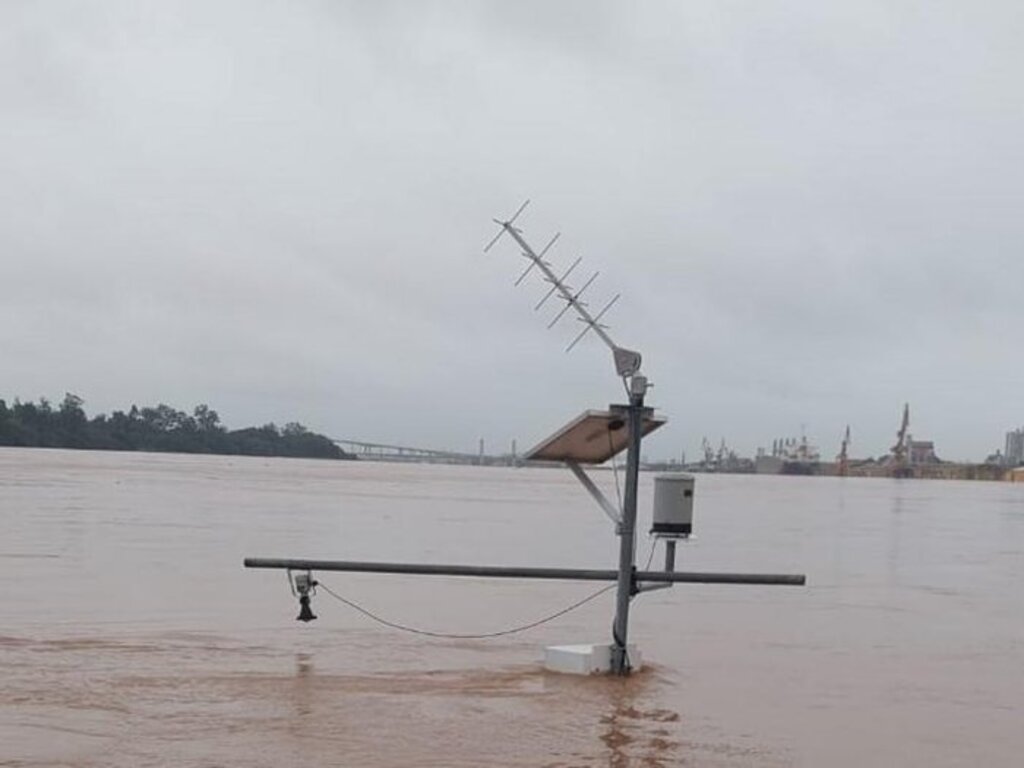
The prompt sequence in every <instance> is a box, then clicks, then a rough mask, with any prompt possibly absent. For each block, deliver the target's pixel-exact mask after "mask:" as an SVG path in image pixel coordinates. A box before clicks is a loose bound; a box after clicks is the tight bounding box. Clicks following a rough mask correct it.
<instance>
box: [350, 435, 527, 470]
mask: <svg viewBox="0 0 1024 768" xmlns="http://www.w3.org/2000/svg"><path fill="white" fill-rule="evenodd" d="M331 441H332V442H333V443H334V444H335V445H337V446H338V447H339V448H341V449H342V450H343V451H345V452H346V453H351V454H352V455H354V456H356V457H357V458H360V459H366V460H369V461H400V462H410V463H413V462H418V463H426V464H476V465H480V464H484V465H492V466H511V465H514V464H518V463H520V462H519V461H518V460H517V459H516V457H515V456H514V455H512V454H506V455H504V456H488V455H487V454H485V453H484V452H483V451H480V452H479V453H463V452H460V451H443V450H438V449H436V448H416V447H413V446H409V445H389V444H387V443H367V442H364V441H362V440H346V439H341V438H331Z"/></svg>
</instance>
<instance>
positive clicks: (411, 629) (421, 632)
mask: <svg viewBox="0 0 1024 768" xmlns="http://www.w3.org/2000/svg"><path fill="white" fill-rule="evenodd" d="M316 585H317V586H318V587H322V588H323V590H324V592H326V593H327V594H329V595H330V596H331V597H333V598H334V599H335V600H338V601H339V602H342V603H344V604H345V605H347V606H348V607H349V608H352V609H354V610H356V611H359V613H361V614H363V615H364V616H366V617H367V618H370V619H373V620H374V621H376V622H377V623H378V624H383V625H384V626H385V627H391V628H392V629H398V630H401V631H402V632H411V633H413V634H414V635H426V636H427V637H445V638H450V639H453V640H483V639H486V638H490V637H501V636H502V635H513V634H515V633H517V632H525V631H526V630H528V629H533V628H534V627H539V626H540V625H541V624H546V623H547V622H549V621H553V620H554V619H557V618H558V617H559V616H564V615H565V614H567V613H569V612H570V611H574V610H576V609H577V608H579V607H580V606H582V605H585V604H586V603H589V602H590V601H591V600H593V599H595V598H597V597H600V596H601V595H603V594H604V593H605V592H607V591H608V590H610V589H615V587H616V586H617V585H616V584H609V585H608V586H607V587H601V589H599V590H597V592H594V593H593V594H591V595H589V596H587V597H585V598H583V599H582V600H578V601H577V602H575V603H573V604H572V605H570V606H568V607H566V608H563V609H562V610H560V611H558V612H557V613H553V614H551V615H550V616H545V617H544V618H543V619H538V620H537V621H533V622H530V623H529V624H523V625H522V626H519V627H512V628H511V629H503V630H501V631H499V632H483V633H480V634H460V633H453V632H431V631H428V630H425V629H417V628H415V627H409V626H406V625H405V624H398V623H396V622H394V621H388V620H387V619H384V618H381V617H380V616H378V615H376V614H375V613H373V612H371V611H368V610H367V609H366V608H363V606H361V605H359V603H356V602H354V601H352V600H349V599H348V598H347V597H342V596H341V595H339V594H338V593H337V592H335V591H334V590H333V589H331V588H330V587H328V586H327V585H326V584H324V583H323V582H322V581H318V582H317V583H316Z"/></svg>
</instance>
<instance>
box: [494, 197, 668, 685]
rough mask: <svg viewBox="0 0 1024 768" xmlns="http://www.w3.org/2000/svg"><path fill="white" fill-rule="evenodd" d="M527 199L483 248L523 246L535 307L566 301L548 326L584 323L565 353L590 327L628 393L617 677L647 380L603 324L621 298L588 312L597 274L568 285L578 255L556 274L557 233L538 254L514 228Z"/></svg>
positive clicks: (631, 585)
mask: <svg viewBox="0 0 1024 768" xmlns="http://www.w3.org/2000/svg"><path fill="white" fill-rule="evenodd" d="M529 203H530V201H529V200H527V201H526V202H524V203H523V204H522V205H521V206H519V209H518V210H517V211H516V212H515V213H514V214H513V215H512V217H511V218H509V219H507V220H504V221H502V220H501V219H494V223H495V224H497V225H498V226H500V227H501V229H500V230H499V231H498V233H497V234H496V235H495V236H494V237H493V238H492V239H491V241H490V242H489V243H488V244H487V246H486V247H485V248H484V252H485V253H486V252H487V251H489V250H490V249H491V248H492V247H493V246H494V244H495V243H497V242H498V240H499V239H500V238H501V236H502V235H504V234H508V235H509V236H510V237H511V238H512V239H513V240H515V242H516V244H517V245H518V246H519V248H520V249H521V250H522V253H523V256H524V257H525V258H526V259H527V260H529V262H530V263H529V264H528V265H527V267H526V269H525V270H524V271H523V273H522V274H521V275H520V276H519V278H518V279H517V280H516V282H515V284H516V285H519V284H520V283H522V282H523V280H524V279H525V278H526V276H527V275H528V274H530V272H532V271H533V269H534V268H536V269H538V270H539V271H540V273H541V274H542V275H543V278H544V280H545V281H546V282H548V283H550V284H551V289H550V290H549V291H548V292H547V294H545V296H544V298H542V299H541V300H540V302H539V303H538V304H537V306H536V307H535V309H540V307H541V306H543V305H544V303H545V302H546V301H547V300H548V299H549V298H550V297H551V296H552V295H554V294H556V293H557V294H558V295H559V296H560V297H561V299H562V300H563V301H565V307H563V308H562V311H561V312H559V313H558V314H557V315H556V316H555V318H554V320H552V321H551V323H550V324H549V325H548V327H549V328H551V327H552V326H554V325H555V323H557V322H558V321H559V320H560V319H561V318H562V316H563V315H565V313H566V312H567V311H568V310H570V309H572V310H573V311H574V312H575V313H576V316H577V318H578V319H579V321H580V322H582V323H583V324H584V326H585V327H584V328H583V330H582V331H580V333H579V334H578V335H577V336H576V338H575V339H573V340H572V343H571V344H569V346H568V348H567V349H566V351H567V352H568V351H569V350H571V349H572V348H573V347H575V346H576V345H577V344H578V343H579V342H580V340H581V339H582V338H583V337H584V336H586V335H587V333H588V332H589V331H594V333H596V334H597V335H598V337H599V338H600V339H601V341H603V342H604V343H605V345H606V346H607V347H608V349H609V350H611V353H612V359H613V361H614V363H615V372H616V374H618V375H619V376H620V377H621V378H622V380H623V382H624V383H625V385H626V393H627V394H628V396H629V403H628V404H627V405H625V406H613V407H612V410H619V411H622V415H623V416H624V417H625V421H626V423H627V425H628V427H629V449H628V453H627V455H626V487H625V490H624V493H623V499H622V514H621V516H620V517H619V520H618V525H617V531H616V532H617V533H618V536H619V571H618V579H617V581H618V586H617V589H616V599H615V621H614V623H613V625H612V642H613V645H612V656H611V667H612V672H613V673H615V674H619V675H627V674H629V671H630V667H631V665H630V662H629V655H628V653H627V643H628V635H629V604H630V601H631V600H632V599H633V596H634V595H635V594H637V592H638V589H639V586H638V583H637V579H636V567H635V566H636V562H635V559H636V500H637V487H638V485H639V479H640V443H641V440H642V439H643V419H644V417H645V416H647V415H650V414H651V413H652V410H651V409H650V408H645V407H644V397H645V395H646V394H647V387H648V383H647V378H646V377H645V376H643V375H641V373H640V363H641V360H642V357H641V355H640V353H639V352H637V351H635V350H631V349H625V348H624V347H620V346H619V345H617V344H616V343H615V342H614V341H613V340H612V338H611V336H609V335H608V326H607V325H604V324H603V323H602V322H601V318H603V317H604V315H605V313H607V312H608V310H609V309H611V308H612V306H613V305H614V304H615V302H616V301H618V300H619V294H615V295H614V296H613V297H612V298H611V299H610V300H609V301H608V303H606V304H605V305H604V307H603V308H602V309H601V310H600V311H599V312H598V313H597V314H591V312H590V310H589V309H588V308H587V302H585V301H583V300H582V299H581V298H580V297H581V296H582V294H583V292H584V291H585V290H586V289H587V288H588V287H590V285H591V284H592V283H593V282H594V280H596V279H597V276H598V274H599V273H597V272H595V273H594V274H593V275H592V276H591V277H590V279H589V280H587V281H586V282H585V283H584V284H583V286H582V287H581V288H579V289H578V290H574V289H573V288H572V286H570V285H569V284H568V283H566V278H568V277H569V275H570V274H572V272H573V270H574V269H575V268H576V267H577V265H578V264H579V263H580V261H581V259H579V258H577V259H576V261H574V262H573V263H572V264H571V265H570V266H569V268H568V269H567V270H565V272H564V273H563V274H562V275H561V276H559V275H557V274H556V273H555V271H554V270H553V269H552V268H551V262H549V261H548V260H546V259H545V255H546V254H547V253H548V251H549V250H551V248H552V246H554V244H555V243H556V242H557V241H558V238H559V235H560V233H556V234H555V236H554V237H552V238H551V240H550V241H549V242H548V244H547V245H546V246H544V248H543V249H542V250H541V251H540V253H537V252H536V251H534V249H533V248H532V247H531V246H530V244H529V243H528V242H527V241H526V238H525V237H524V236H523V232H522V230H521V229H519V228H518V227H516V226H515V221H516V219H518V218H519V215H520V214H521V213H522V212H523V210H525V208H526V206H527V205H529ZM570 468H572V467H570ZM572 469H573V473H574V474H576V475H577V477H580V473H581V470H579V469H578V468H572ZM588 490H589V488H588Z"/></svg>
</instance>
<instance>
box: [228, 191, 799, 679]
mask: <svg viewBox="0 0 1024 768" xmlns="http://www.w3.org/2000/svg"><path fill="white" fill-rule="evenodd" d="M528 203H529V201H526V202H525V203H523V205H521V206H520V207H519V210H518V211H516V213H515V214H514V215H513V216H512V217H511V218H510V219H508V220H505V221H501V220H498V219H495V224H497V225H498V226H499V230H498V233H497V234H496V235H495V236H494V239H492V240H491V242H490V243H488V245H487V247H486V248H484V251H485V252H486V251H489V250H490V249H491V248H492V247H493V246H494V245H495V243H497V242H498V240H500V239H501V237H502V236H503V235H508V236H509V237H511V238H512V240H513V241H514V242H515V243H516V244H517V245H518V246H519V248H520V251H521V252H522V255H523V257H524V258H526V260H527V262H528V264H527V267H526V269H525V270H524V271H523V273H522V274H521V275H520V276H519V278H518V279H517V280H516V282H515V284H516V285H519V284H521V283H522V282H523V280H524V279H525V278H526V277H527V275H529V274H530V273H531V272H533V270H534V269H536V270H537V271H538V272H539V273H540V274H541V275H542V277H543V280H544V281H545V282H546V283H548V284H549V285H550V286H551V287H550V289H549V290H548V292H547V293H546V294H545V295H544V297H543V298H542V299H541V300H540V302H539V303H538V304H537V305H536V309H540V308H541V307H542V306H543V305H544V304H545V303H546V302H547V301H548V299H550V298H551V297H552V296H555V295H557V297H558V298H559V299H560V300H562V301H564V302H565V306H564V307H562V308H561V310H560V311H559V312H558V314H557V315H556V316H555V317H554V319H553V320H552V321H551V322H550V323H549V325H548V327H549V328H550V327H553V326H554V325H555V324H556V323H558V321H559V320H561V319H562V317H563V316H564V315H565V314H566V313H567V312H569V310H572V311H573V312H575V315H576V317H577V319H578V320H579V321H580V322H581V323H583V326H584V327H583V329H582V331H580V333H579V334H578V335H577V336H576V337H575V339H573V341H572V343H571V344H570V345H569V347H568V349H569V350H571V349H572V348H573V347H575V346H576V344H577V343H579V341H580V340H581V339H583V337H584V336H586V335H587V334H588V333H589V332H591V331H593V332H594V334H595V335H597V336H598V337H599V338H600V339H601V340H602V341H603V342H604V343H605V345H607V347H608V348H609V350H610V351H611V353H612V360H613V363H614V365H615V372H616V375H617V376H618V377H619V378H621V379H622V382H623V384H624V387H625V393H626V396H627V402H626V403H624V404H614V405H610V406H609V407H608V408H607V409H606V410H588V411H584V412H583V413H582V414H581V415H580V416H578V417H577V418H575V419H573V420H572V421H570V422H569V423H568V424H567V425H565V426H564V427H562V428H561V429H559V430H558V431H557V432H555V433H554V434H553V435H551V437H549V438H548V439H546V440H544V441H543V442H541V443H540V444H539V445H537V446H536V447H534V448H533V449H532V450H530V451H529V452H528V453H527V454H526V455H525V456H524V458H525V459H526V460H528V461H529V460H532V461H544V462H559V463H562V464H564V465H565V466H566V467H568V469H569V470H570V471H571V472H572V473H573V475H575V476H576V478H577V479H578V480H579V482H580V483H581V484H582V485H583V487H584V489H586V491H587V493H588V494H590V496H591V497H592V498H593V499H594V501H595V502H597V504H598V506H599V507H600V508H601V510H602V511H603V512H604V513H605V514H606V515H607V516H608V517H609V518H610V519H611V521H612V522H613V523H614V525H615V532H616V535H618V537H619V563H618V568H617V569H614V570H611V569H609V570H585V569H576V568H557V567H554V568H535V567H522V568H519V567H495V566H477V565H452V564H449V565H444V564H427V563H382V562H351V561H337V560H295V559H280V558H274V559H269V558H246V559H245V566H246V567H247V568H278V569H284V570H287V571H289V575H290V579H289V581H290V584H291V586H292V591H293V593H294V594H295V596H296V597H297V598H298V600H299V604H300V612H299V616H298V619H299V620H300V621H310V620H312V619H315V618H316V616H315V615H314V614H313V612H312V608H311V606H310V597H311V595H312V594H313V593H314V591H315V588H316V581H315V579H314V578H313V572H314V571H349V572H353V571H358V572H363V573H367V572H369V573H393V574H412V575H421V576H467V577H476V578H512V579H557V580H580V581H608V582H615V583H616V601H615V618H614V622H613V624H612V637H611V642H603V643H597V644H580V645H560V646H551V647H549V648H547V649H545V665H546V666H547V668H548V669H550V670H553V671H560V672H571V673H578V674H592V673H602V672H604V673H607V672H610V673H612V674H616V675H628V674H629V673H630V672H631V671H633V670H636V669H638V668H639V667H640V653H639V652H638V651H637V649H636V647H635V646H634V645H632V644H630V643H629V642H628V640H629V609H630V604H631V602H632V600H633V598H634V597H635V596H636V595H638V594H640V593H641V592H646V591H650V590H654V589H664V588H666V587H671V586H672V585H673V584H679V583H703V584H756V585H790V586H799V585H803V584H804V583H805V581H806V578H805V576H803V575H802V574H766V573H698V572H686V571H677V570H676V569H675V556H676V544H677V542H678V541H679V540H681V539H682V540H685V539H687V538H689V536H690V534H691V532H692V529H693V504H694V478H693V477H692V476H691V475H687V474H682V473H672V474H663V475H658V476H656V477H655V478H654V512H653V523H652V527H651V534H652V535H653V536H655V537H656V538H657V540H658V541H659V542H660V543H663V545H664V552H665V559H664V567H663V569H662V570H657V571H648V570H644V571H638V570H637V569H636V518H637V486H638V481H639V474H640V447H641V442H642V440H643V438H644V436H645V435H648V434H650V433H651V432H653V431H654V430H656V429H658V428H659V427H661V426H663V425H664V424H665V423H666V419H665V418H664V417H662V416H658V415H656V414H655V413H654V409H653V408H650V407H648V406H646V405H645V403H644V400H645V397H646V395H647V390H648V387H649V384H648V381H647V378H646V377H645V376H644V375H643V374H642V373H641V372H640V365H641V362H642V358H641V355H640V353H639V352H636V351H633V350H630V349H626V348H624V347H619V346H617V345H616V344H615V342H613V341H612V339H611V337H610V336H609V335H608V326H607V325H604V324H603V323H602V322H601V319H602V318H603V317H604V315H605V314H606V313H607V312H608V310H609V309H611V307H612V305H613V304H615V302H616V301H617V300H618V298H619V296H618V295H615V296H614V297H613V298H612V299H611V300H610V301H608V302H607V303H606V304H605V305H604V308H603V309H601V310H600V311H599V312H597V313H596V314H591V312H590V310H589V308H588V307H589V305H588V303H587V301H585V300H584V299H583V298H582V295H583V292H584V291H585V290H586V289H587V288H589V287H590V286H591V285H592V284H593V282H594V280H595V279H596V278H597V273H594V274H593V275H592V276H591V277H590V278H589V279H588V280H586V281H585V282H584V283H583V284H582V286H581V287H580V288H578V289H577V288H573V287H572V286H570V285H569V283H568V282H566V281H567V279H568V278H569V277H570V276H571V274H572V272H573V271H574V270H575V269H576V267H577V266H578V265H579V263H580V262H581V260H582V259H580V258H577V259H576V260H575V261H574V262H573V263H572V264H570V265H569V267H568V268H567V269H566V270H565V271H564V272H563V273H562V274H561V275H557V274H556V273H555V272H554V270H553V268H552V263H551V261H549V260H548V258H547V254H548V252H549V251H550V250H551V248H552V246H554V244H555V243H556V242H557V240H558V237H559V235H557V234H556V235H555V236H554V237H553V238H551V240H550V241H549V242H548V244H547V245H546V246H545V247H544V248H543V249H542V250H541V251H540V253H537V252H535V251H534V250H533V248H532V247H531V246H530V245H529V244H528V243H527V242H526V239H525V238H524V237H523V233H522V230H521V229H519V228H518V227H516V226H515V222H516V220H517V219H518V218H519V216H520V214H522V212H523V210H524V209H525V208H526V206H527V205H528ZM622 451H626V470H625V487H624V489H623V493H622V500H621V503H615V502H613V501H611V500H609V499H608V498H607V497H606V496H605V495H604V494H603V493H602V492H601V489H600V488H598V487H597V486H596V485H595V484H594V482H593V481H592V480H591V479H590V477H589V476H588V475H587V473H586V472H585V471H584V469H583V467H584V466H585V465H591V466H595V465H600V464H604V463H605V462H608V461H611V460H613V459H614V457H616V456H617V455H619V454H620V453H622ZM616 501H618V500H616ZM496 634H500V633H496Z"/></svg>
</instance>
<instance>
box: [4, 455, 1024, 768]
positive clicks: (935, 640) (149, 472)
mask: <svg viewBox="0 0 1024 768" xmlns="http://www.w3.org/2000/svg"><path fill="white" fill-rule="evenodd" d="M597 479H598V482H599V484H600V485H602V487H604V488H605V489H606V490H607V492H608V493H609V495H611V494H614V493H615V485H614V480H613V477H612V475H611V473H608V472H602V473H598V478H597ZM650 483H651V478H650V477H649V476H645V477H643V485H642V488H641V499H640V505H641V506H640V509H641V527H642V529H643V530H646V528H647V527H649V523H650V495H651V494H650V490H651V488H650ZM696 498H697V507H696V516H695V531H696V533H697V538H696V540H694V541H692V542H689V543H687V544H685V545H681V546H680V553H679V558H678V567H679V568H680V569H684V570H725V571H755V572H806V573H807V575H808V586H807V587H805V588H799V587H751V586H712V585H680V586H677V587H675V588H673V589H671V590H663V591H658V592H653V593H650V594H645V595H641V596H640V597H639V598H638V599H637V600H636V601H635V602H634V606H633V612H632V621H631V626H630V631H631V640H632V641H635V642H636V643H637V644H638V645H639V647H640V649H641V650H642V652H643V654H644V658H645V662H646V663H647V665H648V666H647V667H646V668H645V669H644V671H643V672H641V673H639V674H637V675H634V676H633V677H632V678H630V679H628V680H618V679H609V678H577V677H569V676H562V675H557V674H552V673H546V672H544V671H543V669H542V666H541V664H540V658H541V655H542V649H543V647H544V646H545V645H550V644H559V643H576V642H600V641H606V640H607V639H608V637H609V633H610V623H611V618H612V613H613V605H614V592H609V593H606V594H605V595H602V596H601V597H599V598H598V599H596V600H594V601H592V602H590V603H588V604H587V605H585V606H584V607H582V608H580V609H579V610H577V611H575V612H573V613H570V614H568V615H566V616H564V617H562V618H560V619H558V620H556V621H553V622H551V623H548V624H545V625H543V626H541V627H538V628H536V629H534V630H531V631H529V632H526V633H523V634H518V635H510V636H506V637H501V638H498V639H494V640H446V639H437V638H430V637H423V636H418V635H410V634H404V633H400V632H397V631H395V630H393V629H388V628H386V627H383V626H380V625H378V624H375V623H374V622H372V621H371V620H370V619H368V618H366V617H365V616H363V615H360V614H358V613H356V612H355V611H353V610H352V609H351V608H349V607H347V606H346V605H344V604H342V603H340V602H337V601H336V600H334V599H333V598H332V597H331V596H330V595H327V594H326V593H324V592H323V591H322V590H321V591H320V592H318V594H317V595H316V597H315V598H314V600H313V609H314V611H315V612H316V613H317V614H318V615H319V619H318V620H317V621H314V622H311V623H309V624H302V623H300V622H297V621H295V616H296V614H297V612H298V606H297V604H296V601H295V599H294V598H293V597H292V595H291V593H290V591H289V587H288V584H287V581H286V577H285V574H284V573H282V572H280V571H255V570H246V569H243V567H242V559H243V557H245V556H263V557H310V558H334V559H351V560H390V561H411V562H456V563H474V564H491V565H493V564H512V565H547V566H569V567H599V568H611V567H615V564H616V560H617V552H618V541H617V539H616V538H615V536H614V535H613V530H612V526H611V524H610V523H609V522H608V520H607V518H605V517H604V515H603V514H602V513H601V511H600V510H599V509H598V508H597V507H596V505H594V504H593V502H592V501H591V500H590V499H589V497H587V496H586V494H585V493H584V491H583V490H582V489H581V488H580V487H579V486H578V485H577V484H576V481H575V479H574V478H573V477H572V476H571V475H570V474H569V473H568V472H566V471H560V470H550V469H506V468H476V467H449V466H427V465H395V464H374V463H363V462H358V463H356V462H353V463H347V462H326V461H322V462H318V461H302V460H289V459H258V458H236V457H209V456H172V455H153V454H124V453H99V452H72V451H49V450H20V449H0V524H2V528H0V584H2V585H3V586H2V592H0V595H2V596H0V764H3V765H7V766H76V767H77V766H217V765H246V766H275V768H276V767H278V766H292V765H294V766H369V767H371V768H372V767H374V766H481V765H483V766H491V765H493V766H551V767H554V766H559V767H562V768H569V767H570V766H616V767H617V766H671V765H687V766H851V767H852V766H857V767H858V768H859V767H860V766H958V765H963V766H1017V765H1021V764H1024V596H1022V594H1021V592H1022V586H1024V485H1010V484H985V483H958V482H941V481H931V482H928V481H913V480H900V481H888V480H878V479H852V478H847V479H843V478H784V477H754V476H712V475H707V476H698V480H697V496H696ZM649 546H650V541H649V540H648V539H647V538H646V536H642V537H641V539H640V544H639V548H638V550H639V555H640V557H641V559H642V560H646V559H647V553H648V551H649ZM656 557H657V558H659V559H660V557H661V552H660V551H659V552H658V553H657V554H656ZM318 577H319V578H320V580H321V581H322V582H323V583H324V584H326V585H328V586H329V587H330V588H331V589H332V590H334V591H335V592H337V593H338V594H340V595H343V596H344V597H346V598H348V599H351V600H355V601H356V602H358V603H360V604H361V605H363V606H365V607H366V608H368V609H370V610H372V611H374V612H376V613H379V614H380V615H382V616H384V617H385V618H388V619H391V620H394V621H397V622H401V623H404V624H409V625H413V626H417V627H422V628H424V629H428V630H434V631H441V632H454V633H479V632H488V631H496V630H501V629H504V628H506V627H509V626H513V625H517V624H523V623H526V622H529V621H531V620H534V619H537V618H540V617H542V616H545V615H547V614H550V613H554V612H555V611H557V610H558V609H560V608H562V607H564V606H566V605H568V604H569V603H571V602H574V601H576V600H578V599H580V598H582V597H585V596H586V595H588V594H590V593H592V592H593V591H594V590H595V589H596V588H599V587H600V586H601V585H600V584H595V583H593V582H585V583H573V582H518V581H504V580H503V581H494V580H492V581H482V580H475V579H456V578H435V577H403V576H389V575H349V574H339V573H323V574H318Z"/></svg>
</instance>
